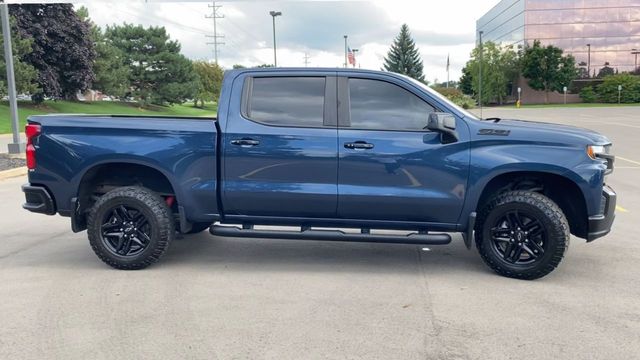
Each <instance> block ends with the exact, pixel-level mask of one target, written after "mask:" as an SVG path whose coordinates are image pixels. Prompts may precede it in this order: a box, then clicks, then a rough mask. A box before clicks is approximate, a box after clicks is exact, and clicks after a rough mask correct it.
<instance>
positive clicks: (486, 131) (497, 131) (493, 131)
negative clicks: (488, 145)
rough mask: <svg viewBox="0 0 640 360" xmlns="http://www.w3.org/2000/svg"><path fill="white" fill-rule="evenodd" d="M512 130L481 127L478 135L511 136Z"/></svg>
mask: <svg viewBox="0 0 640 360" xmlns="http://www.w3.org/2000/svg"><path fill="white" fill-rule="evenodd" d="M509 133H511V130H500V129H480V130H478V135H497V136H509Z"/></svg>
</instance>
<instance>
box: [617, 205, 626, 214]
mask: <svg viewBox="0 0 640 360" xmlns="http://www.w3.org/2000/svg"><path fill="white" fill-rule="evenodd" d="M616 211H620V212H623V213H626V212H629V210H627V209H625V208H623V207H622V206H620V205H616Z"/></svg>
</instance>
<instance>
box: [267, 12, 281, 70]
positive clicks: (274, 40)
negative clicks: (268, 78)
mask: <svg viewBox="0 0 640 360" xmlns="http://www.w3.org/2000/svg"><path fill="white" fill-rule="evenodd" d="M269 15H271V17H272V18H273V67H278V53H277V52H276V16H282V12H281V11H269Z"/></svg>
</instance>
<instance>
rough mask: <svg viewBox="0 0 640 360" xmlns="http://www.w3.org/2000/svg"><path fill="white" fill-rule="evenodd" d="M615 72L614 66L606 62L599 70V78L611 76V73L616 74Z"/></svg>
mask: <svg viewBox="0 0 640 360" xmlns="http://www.w3.org/2000/svg"><path fill="white" fill-rule="evenodd" d="M614 74H615V72H614V71H613V68H612V67H611V66H609V62H606V63H604V67H602V68H601V69H600V71H598V76H597V77H598V78H600V79H602V78H604V77H607V76H610V75H614Z"/></svg>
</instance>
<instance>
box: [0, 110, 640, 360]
mask: <svg viewBox="0 0 640 360" xmlns="http://www.w3.org/2000/svg"><path fill="white" fill-rule="evenodd" d="M483 115H484V116H501V117H510V118H514V117H519V118H525V119H536V120H543V121H551V122H560V123H567V124H573V125H579V126H582V127H586V128H591V129H594V130H597V131H600V132H602V133H604V134H606V135H607V136H609V137H610V138H611V139H612V140H613V142H614V149H615V153H616V154H617V155H618V158H617V161H616V170H615V171H614V173H613V174H612V175H611V176H609V178H608V179H607V182H608V183H609V184H610V185H611V186H612V187H613V188H614V189H615V190H616V191H617V192H618V194H619V200H618V204H619V208H618V212H617V218H616V221H615V224H614V229H613V231H612V233H611V234H610V235H608V236H607V237H605V238H601V239H598V240H596V241H595V242H593V243H590V244H587V243H585V241H584V240H581V239H576V238H574V239H572V243H571V245H570V248H569V251H568V253H567V254H566V257H565V259H564V260H563V262H562V264H561V265H560V267H559V268H558V269H556V270H555V271H554V272H553V273H551V274H550V275H548V276H547V277H545V278H542V279H539V280H536V281H519V280H513V279H508V278H503V277H500V276H497V275H495V274H494V273H493V272H492V271H491V270H489V269H488V268H487V267H486V266H485V265H484V264H483V263H482V261H481V259H480V257H479V255H478V254H477V252H476V250H475V249H473V250H471V251H468V250H467V249H466V248H465V247H464V245H463V243H462V240H461V239H460V237H458V236H456V237H455V239H454V242H453V243H452V244H451V245H448V246H442V247H437V246H433V247H429V248H424V247H421V246H412V245H386V244H356V243H323V242H315V241H313V242H309V241H284V240H261V239H255V240H250V239H231V238H220V237H212V236H210V235H208V234H207V233H202V234H198V235H194V236H188V237H185V238H183V239H181V240H178V241H176V242H174V243H173V244H172V248H171V249H170V250H169V253H168V254H167V256H166V257H165V258H163V259H162V260H161V262H160V263H158V264H156V265H155V266H153V267H150V268H148V269H146V270H142V271H118V270H113V269H111V268H109V267H107V266H106V265H104V264H103V263H102V262H100V261H99V260H98V259H97V258H96V257H95V256H94V254H93V252H92V251H91V249H90V247H89V244H88V242H87V240H86V234H85V233H79V234H73V233H72V232H71V230H70V225H69V220H68V219H67V218H62V217H59V216H54V217H49V216H43V215H36V214H31V213H28V212H26V211H23V210H21V208H20V204H21V203H22V201H23V196H22V193H21V192H20V185H21V184H23V183H24V182H25V181H26V179H25V178H24V177H18V178H13V179H8V180H2V181H0V199H1V201H0V215H1V216H0V229H2V230H3V235H4V236H2V241H0V359H87V358H90V359H106V358H128V359H158V358H165V359H174V358H188V359H521V358H528V359H630V358H637V356H638V354H640V280H639V279H640V237H639V236H638V233H637V232H636V230H637V229H636V228H635V226H636V225H637V224H636V223H635V222H636V221H638V220H639V218H638V214H640V151H639V150H640V149H639V147H638V138H640V119H639V115H640V107H620V108H588V109H583V108H567V109H520V110H516V109H504V108H503V109H485V110H484V111H483ZM634 354H635V355H634Z"/></svg>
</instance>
